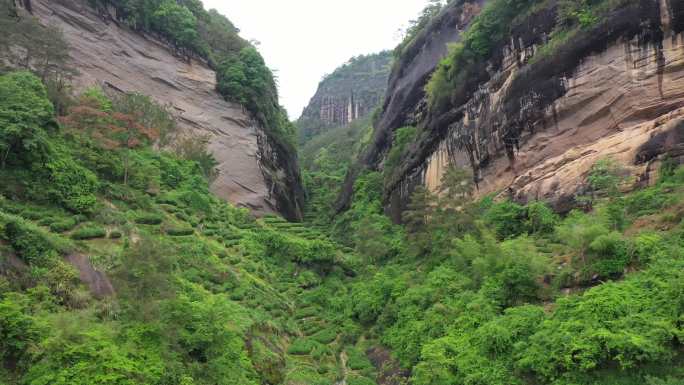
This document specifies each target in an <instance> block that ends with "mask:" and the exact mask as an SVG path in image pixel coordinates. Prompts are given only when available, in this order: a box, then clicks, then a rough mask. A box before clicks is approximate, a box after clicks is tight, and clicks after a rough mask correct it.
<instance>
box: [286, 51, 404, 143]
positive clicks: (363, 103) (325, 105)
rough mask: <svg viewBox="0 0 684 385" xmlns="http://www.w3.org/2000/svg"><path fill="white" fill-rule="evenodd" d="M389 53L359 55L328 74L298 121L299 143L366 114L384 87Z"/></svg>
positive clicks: (381, 93) (380, 97)
mask: <svg viewBox="0 0 684 385" xmlns="http://www.w3.org/2000/svg"><path fill="white" fill-rule="evenodd" d="M391 60H392V54H391V52H389V51H384V52H381V53H378V54H374V55H367V56H359V57H355V58H353V59H351V60H350V61H349V62H348V63H346V64H344V65H343V66H341V67H339V68H337V69H336V70H335V71H334V72H333V73H332V74H330V75H327V76H326V77H325V78H324V79H323V80H322V81H321V83H320V84H319V85H318V90H317V91H316V94H315V95H314V96H313V97H312V98H311V101H310V102H309V104H308V105H307V106H306V108H305V109H304V112H303V113H302V116H301V117H300V118H299V120H298V121H297V126H298V127H299V136H300V142H305V141H307V140H308V139H310V138H312V137H314V136H316V135H318V134H321V133H322V132H325V131H326V130H327V129H330V128H334V127H341V126H346V125H347V124H349V123H351V122H353V121H355V120H357V119H360V118H364V117H366V116H368V114H370V113H371V112H372V111H373V109H374V108H375V107H377V106H378V105H379V104H380V102H381V101H382V97H383V95H384V93H385V90H386V89H387V78H388V76H389V73H390V63H391Z"/></svg>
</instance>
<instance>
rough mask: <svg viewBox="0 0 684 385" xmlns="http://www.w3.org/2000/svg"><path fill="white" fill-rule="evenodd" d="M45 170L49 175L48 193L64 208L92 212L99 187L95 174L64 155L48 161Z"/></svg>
mask: <svg viewBox="0 0 684 385" xmlns="http://www.w3.org/2000/svg"><path fill="white" fill-rule="evenodd" d="M46 168H47V170H48V173H49V175H50V185H49V186H50V187H49V193H50V194H51V195H53V196H54V197H55V198H56V199H57V200H58V201H59V202H61V204H62V205H63V206H64V207H65V208H67V209H69V210H72V211H75V212H90V211H92V210H93V208H94V207H95V204H96V203H97V198H96V197H95V192H96V191H97V188H98V186H99V182H98V180H97V176H95V174H93V173H92V172H91V171H90V170H88V169H86V168H84V167H81V166H79V165H78V164H77V163H76V162H75V161H74V160H73V159H71V158H70V157H68V156H66V155H61V156H58V157H56V158H54V159H52V160H50V162H48V163H47V165H46Z"/></svg>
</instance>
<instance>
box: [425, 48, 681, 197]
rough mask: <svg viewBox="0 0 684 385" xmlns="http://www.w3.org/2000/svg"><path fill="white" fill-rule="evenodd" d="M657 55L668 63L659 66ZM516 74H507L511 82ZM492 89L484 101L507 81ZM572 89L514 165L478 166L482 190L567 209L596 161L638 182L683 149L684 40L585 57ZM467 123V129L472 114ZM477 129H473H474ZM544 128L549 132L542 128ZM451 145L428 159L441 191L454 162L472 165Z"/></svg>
mask: <svg viewBox="0 0 684 385" xmlns="http://www.w3.org/2000/svg"><path fill="white" fill-rule="evenodd" d="M660 55H662V57H663V58H664V61H663V62H661V61H660V60H659V57H660ZM514 75H515V70H511V71H510V75H509V76H510V77H513V76H514ZM502 84H503V85H502V87H501V88H499V89H490V94H489V98H490V100H489V101H488V102H487V103H494V104H495V103H496V102H495V100H496V98H498V97H500V96H499V95H501V93H503V92H505V86H506V84H508V81H504V82H502ZM564 84H565V85H566V87H567V91H566V93H565V95H564V96H563V97H561V98H560V99H558V100H556V101H555V102H554V103H553V105H552V106H551V107H549V108H548V109H547V110H546V111H545V114H544V116H543V118H542V119H540V120H539V121H536V122H532V123H533V124H534V125H535V126H537V127H536V129H533V130H532V132H531V133H527V134H526V135H525V136H523V137H521V145H520V148H519V150H518V151H517V152H516V154H515V157H514V161H511V160H510V159H509V158H508V157H506V156H498V157H496V158H494V159H492V160H490V161H489V163H488V164H487V165H486V167H482V168H481V174H480V175H479V178H478V179H479V192H480V194H487V193H490V192H496V191H505V193H506V194H512V196H513V197H514V198H515V199H518V200H521V201H527V200H531V199H543V200H547V201H550V202H552V203H554V204H560V206H563V204H562V203H563V202H564V200H565V199H567V197H572V196H573V195H574V194H575V192H577V191H578V190H579V189H580V188H581V186H582V184H583V182H584V180H585V177H586V175H587V174H588V172H589V170H590V168H591V166H592V165H593V164H594V163H595V162H596V161H597V160H599V159H601V158H605V157H611V158H613V159H615V160H618V161H620V163H621V164H623V165H624V166H625V167H626V168H627V169H628V170H629V171H630V173H631V174H632V175H634V176H636V177H637V178H635V180H643V179H644V178H648V174H649V173H650V172H651V171H652V168H651V167H649V162H651V161H653V160H655V159H656V158H657V157H658V156H660V155H662V154H665V153H670V154H671V155H679V154H678V153H677V154H674V153H673V151H675V150H677V149H678V145H680V144H681V139H682V137H681V136H680V134H679V130H681V128H679V127H681V126H680V124H679V123H680V122H681V120H682V119H683V116H684V109H682V107H684V36H682V35H676V36H673V37H672V38H668V39H665V40H664V41H663V47H662V49H661V48H660V47H656V46H653V45H648V46H642V45H640V44H638V42H637V41H628V42H624V41H622V42H619V43H617V44H614V45H612V46H610V47H609V48H608V49H607V50H606V51H605V52H603V53H600V54H596V55H592V56H590V57H587V58H585V59H584V61H583V63H582V64H581V65H580V67H579V68H577V70H576V72H575V74H574V75H573V76H571V77H569V78H567V79H565V81H564ZM463 123H464V125H465V124H469V122H468V116H467V115H466V116H465V117H464V122H463ZM475 124H476V123H475ZM544 126H546V127H544ZM446 152H447V150H446V143H445V144H444V145H442V146H440V149H439V150H438V151H437V152H436V153H435V154H434V155H433V156H432V157H431V158H430V161H429V162H428V166H427V168H426V172H425V177H426V178H425V183H426V185H427V186H428V187H430V188H431V189H437V188H438V186H439V180H440V178H441V174H442V172H443V171H444V170H445V168H446V167H447V165H448V163H449V162H450V161H454V160H455V161H456V163H457V164H460V165H461V166H467V165H468V159H467V157H466V156H465V154H461V155H458V154H457V155H456V157H453V156H451V157H450V156H448V155H447V153H446Z"/></svg>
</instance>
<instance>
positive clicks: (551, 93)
mask: <svg viewBox="0 0 684 385" xmlns="http://www.w3.org/2000/svg"><path fill="white" fill-rule="evenodd" d="M480 4H481V3H469V2H466V3H464V5H455V6H454V7H456V8H459V7H463V8H464V7H466V6H469V7H472V6H478V7H479V5H480ZM682 8H683V6H682V5H681V2H675V1H665V0H662V1H656V0H642V1H635V2H631V4H629V5H626V6H624V7H620V8H618V9H616V10H614V11H613V12H612V13H611V14H610V15H609V17H607V18H606V19H605V20H604V21H602V22H600V23H598V24H597V25H596V26H595V27H593V28H591V29H589V30H587V31H582V32H580V33H579V35H578V36H576V37H575V38H573V39H570V40H569V41H568V42H566V43H565V44H564V45H562V46H561V48H560V49H557V50H555V51H553V52H552V53H551V54H550V55H549V54H546V55H545V54H540V50H542V47H544V45H545V44H546V43H547V42H548V40H549V34H550V32H551V30H552V28H553V26H554V25H555V20H556V13H557V8H556V6H555V4H554V2H551V3H550V5H548V6H547V7H540V8H539V9H537V10H536V11H535V12H532V13H531V14H530V15H529V16H528V17H527V19H526V20H525V21H524V22H521V23H519V24H517V25H516V26H515V27H514V28H513V30H512V32H511V34H510V36H508V39H506V42H505V43H504V44H501V45H500V46H499V47H497V48H496V50H495V54H494V55H492V56H491V57H490V58H489V59H488V61H487V63H486V66H485V68H486V70H482V71H480V72H479V73H477V76H474V77H473V78H474V79H475V80H476V81H472V82H470V83H471V84H469V85H468V86H465V87H463V89H460V90H455V91H454V93H453V94H452V95H451V98H450V103H449V104H448V105H447V106H446V107H444V108H440V109H433V110H431V111H429V112H427V111H426V110H427V108H426V107H425V104H426V100H425V98H424V97H423V98H422V99H419V98H414V99H413V103H408V104H407V105H406V107H409V108H408V111H410V112H409V113H407V112H403V113H399V112H396V111H395V110H394V109H392V108H391V100H392V99H389V101H390V102H389V103H388V100H386V103H385V109H384V113H383V119H382V120H381V123H380V124H379V125H378V126H377V127H376V141H375V143H374V145H373V146H371V148H370V149H369V151H368V153H367V154H366V157H365V158H364V159H363V163H364V165H365V166H367V167H381V161H382V154H383V153H384V152H386V151H387V148H388V147H389V146H390V139H391V133H392V130H394V129H396V128H398V127H400V126H403V125H406V124H417V125H418V126H419V127H421V129H422V135H420V137H419V138H418V139H417V141H416V142H415V143H413V144H412V145H411V146H410V148H409V151H408V152H407V153H406V154H405V158H404V160H403V162H402V165H401V167H399V169H398V170H397V171H396V172H395V173H394V174H393V175H392V177H391V178H389V179H388V180H387V181H386V186H385V199H386V203H387V208H388V211H389V212H390V213H391V214H392V215H393V217H394V218H395V219H399V218H400V213H401V211H402V210H403V208H404V207H405V204H406V202H407V201H408V198H409V195H410V193H411V191H412V190H413V188H414V187H415V186H416V185H418V184H423V185H426V186H427V187H429V188H430V189H432V190H436V189H437V188H438V187H439V183H440V179H441V175H442V173H443V172H444V170H445V169H446V168H447V167H449V165H456V166H461V167H468V168H471V169H472V170H473V173H474V178H475V182H476V183H477V186H478V192H479V194H481V195H482V194H488V193H492V192H497V193H500V194H501V195H500V196H502V197H504V196H507V197H510V198H512V199H515V200H518V201H523V202H524V201H528V200H533V199H543V200H546V201H549V202H550V203H552V204H553V205H554V206H555V207H556V209H558V210H559V211H565V210H568V209H570V208H571V207H573V205H574V199H575V197H576V194H577V193H578V192H581V191H582V189H583V188H584V185H585V180H586V176H587V174H588V172H589V170H590V168H591V166H592V165H593V164H594V163H595V162H596V161H597V160H598V159H601V158H606V157H611V158H613V159H615V160H618V161H620V163H621V164H622V165H623V166H624V167H625V168H626V169H627V170H629V171H630V173H631V174H632V175H633V176H634V177H635V178H633V180H634V183H635V184H638V183H647V182H648V181H649V180H653V173H654V171H656V170H657V168H658V161H659V159H662V158H663V157H666V156H668V157H671V158H675V159H681V155H682V141H681V139H682V138H683V137H684V136H683V134H682V129H683V127H684V126H683V125H682V124H681V122H682V119H683V118H682V113H683V112H684V111H683V110H682V107H684V91H683V90H684V36H683V35H682V33H681V32H682V23H683V21H684V20H683V19H684V12H682ZM449 12H453V16H447V17H448V18H449V19H454V18H455V17H457V15H459V13H458V12H457V11H455V10H452V11H447V12H445V13H443V14H448V13H449ZM430 29H431V30H428V31H426V34H428V35H430V34H432V33H433V32H432V31H438V30H440V29H439V27H438V25H436V24H435V23H433V26H431V27H430ZM452 31H453V29H452ZM428 40H431V39H428ZM434 63H435V64H436V61H435V62H434ZM411 69H412V66H411V65H410V64H409V65H408V66H407V68H406V69H404V71H405V72H407V71H409V70H411ZM410 83H411V87H413V88H414V89H418V88H421V87H424V86H425V78H422V77H418V78H415V77H414V78H413V79H412V81H411V82H410ZM392 92H396V91H393V88H392V87H390V89H389V90H388V95H389V97H390V98H395V99H396V97H393V95H390V93H392ZM343 198H344V197H343ZM343 202H344V199H343V200H342V203H343Z"/></svg>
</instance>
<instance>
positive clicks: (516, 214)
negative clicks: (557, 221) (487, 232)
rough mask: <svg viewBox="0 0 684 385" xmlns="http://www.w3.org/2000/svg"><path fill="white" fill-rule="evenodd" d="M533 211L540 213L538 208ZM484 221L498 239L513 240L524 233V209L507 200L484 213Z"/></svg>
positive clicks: (495, 204)
mask: <svg viewBox="0 0 684 385" xmlns="http://www.w3.org/2000/svg"><path fill="white" fill-rule="evenodd" d="M534 210H535V211H540V212H541V211H542V210H540V209H539V207H538V206H536V207H535V208H534ZM484 219H485V221H486V222H487V223H488V224H489V225H490V226H492V227H493V228H494V231H496V235H497V237H498V238H499V239H508V238H513V237H516V236H518V235H520V234H523V233H524V232H525V208H524V207H523V206H521V205H519V204H517V203H514V202H511V201H508V200H507V201H503V202H499V203H494V204H493V205H492V207H491V208H489V210H487V212H486V213H485V215H484ZM536 219H537V220H540V218H536ZM544 220H545V221H546V220H548V219H546V218H544Z"/></svg>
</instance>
